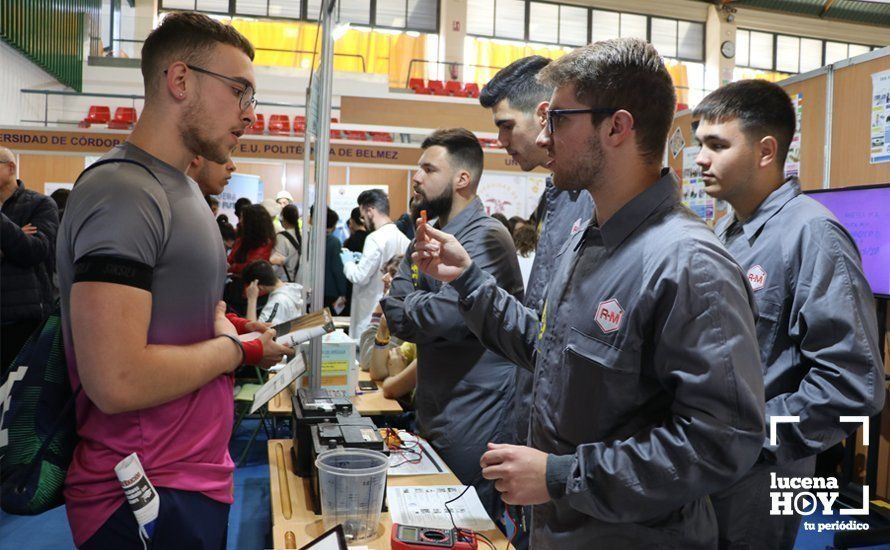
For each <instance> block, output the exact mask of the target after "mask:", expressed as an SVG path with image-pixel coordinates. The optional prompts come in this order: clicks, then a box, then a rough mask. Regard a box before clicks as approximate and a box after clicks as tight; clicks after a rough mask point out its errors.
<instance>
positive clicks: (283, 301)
mask: <svg viewBox="0 0 890 550" xmlns="http://www.w3.org/2000/svg"><path fill="white" fill-rule="evenodd" d="M241 280H242V281H244V285H245V289H244V293H245V295H246V296H247V318H248V319H250V320H251V321H262V322H264V323H270V324H273V325H275V324H278V323H283V322H285V321H290V320H291V319H296V318H297V317H299V316H301V315H303V313H304V312H305V309H304V308H303V286H302V285H300V284H297V283H285V282H284V281H282V280H281V279H279V278H278V275H277V274H276V273H275V269H274V268H273V266H272V264H270V263H269V262H267V261H266V260H257V261H255V262H251V263H249V264H247V267H245V268H244V271H242V272H241ZM266 295H268V296H269V299H268V301H266V304H265V305H264V306H263V309H262V311H259V312H258V311H257V300H258V299H259V297H260V296H266Z"/></svg>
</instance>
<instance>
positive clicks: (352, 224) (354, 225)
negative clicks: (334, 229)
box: [343, 206, 368, 252]
mask: <svg viewBox="0 0 890 550" xmlns="http://www.w3.org/2000/svg"><path fill="white" fill-rule="evenodd" d="M346 227H348V228H349V237H348V238H347V239H346V240H345V241H343V248H345V249H347V250H351V251H353V252H361V251H362V249H363V248H364V247H365V239H366V238H368V228H366V227H365V222H363V221H362V210H361V208H359V207H358V206H356V207H355V208H353V209H352V212H350V213H349V219H348V220H346Z"/></svg>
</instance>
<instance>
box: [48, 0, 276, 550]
mask: <svg viewBox="0 0 890 550" xmlns="http://www.w3.org/2000/svg"><path fill="white" fill-rule="evenodd" d="M252 59H253V47H252V46H251V45H250V43H249V42H248V41H247V39H245V38H244V37H243V36H241V35H240V34H239V33H238V32H237V31H236V30H235V29H233V28H232V27H230V26H226V25H223V24H221V23H219V22H217V21H214V20H213V19H210V18H209V17H206V16H204V15H200V14H197V13H174V14H169V15H168V16H167V17H166V18H165V19H164V21H163V23H162V24H161V25H160V26H159V27H158V28H157V29H155V30H154V31H152V33H151V34H150V35H149V36H148V38H147V39H146V41H145V44H144V46H143V48H142V74H143V77H144V80H145V108H144V111H143V113H142V117H141V118H140V119H139V122H138V123H137V124H136V127H135V129H134V130H133V133H132V134H131V135H130V136H129V137H128V138H127V141H126V142H125V143H123V144H122V145H119V146H118V147H115V148H114V149H113V150H111V151H110V152H109V153H107V154H106V155H105V156H104V157H103V158H102V159H101V160H99V161H98V162H96V163H95V164H93V165H92V167H90V168H88V169H87V170H85V171H84V172H83V173H82V174H81V176H80V178H79V180H78V183H77V185H76V186H75V187H74V191H72V193H71V195H70V197H69V200H68V206H67V214H66V216H65V218H64V221H63V224H62V227H61V230H60V233H59V238H58V246H57V260H58V262H57V263H58V272H59V286H60V294H61V300H62V330H63V335H64V343H65V356H66V361H67V365H68V372H69V377H70V379H71V384H72V386H73V387H74V388H79V389H81V390H82V391H80V392H79V394H78V395H77V402H76V408H75V413H76V415H75V416H76V425H77V432H78V434H79V436H80V441H79V443H78V445H77V447H76V449H75V451H74V458H73V460H72V462H71V466H70V468H69V470H68V475H67V478H66V481H65V504H66V508H67V513H68V520H69V523H70V525H71V531H72V533H73V535H74V544H75V545H76V546H78V547H79V548H84V549H93V548H99V549H104V548H134V549H142V548H144V547H145V546H146V544H147V543H146V541H145V540H144V537H145V536H146V535H147V536H148V537H149V538H150V539H151V542H150V545H151V546H153V547H155V548H222V547H225V544H226V526H227V524H228V513H229V505H230V504H231V503H232V473H233V470H234V465H233V463H232V459H231V457H230V456H229V452H228V440H229V436H230V435H231V431H232V417H233V401H232V377H231V375H230V374H231V372H232V371H233V370H234V369H235V368H236V367H238V366H239V365H241V364H250V365H262V366H269V365H272V364H274V363H277V362H278V361H280V360H281V358H282V355H283V353H284V352H285V351H286V350H287V348H284V347H283V346H280V345H279V344H276V343H275V342H274V340H273V338H274V336H275V333H274V331H272V330H266V327H265V325H263V324H260V323H248V322H247V321H246V320H244V319H237V318H234V317H232V318H229V317H227V316H226V315H225V304H224V303H223V302H221V301H220V298H221V297H222V292H223V285H224V283H225V276H226V259H225V252H224V249H223V243H222V240H221V238H220V233H219V230H218V229H217V225H216V223H214V220H213V218H211V217H210V216H208V215H207V205H206V203H205V201H204V198H203V197H202V195H201V191H200V189H199V188H198V186H197V185H196V184H195V182H194V181H192V180H191V179H190V178H188V177H187V176H186V175H185V173H184V172H185V170H186V169H187V168H188V167H189V163H190V162H191V161H192V160H193V159H194V158H195V157H196V156H201V157H204V158H206V159H207V160H209V161H213V162H217V163H226V162H228V160H229V155H230V153H231V151H232V149H233V148H234V147H235V146H236V145H237V144H238V138H239V137H240V136H241V134H242V133H243V131H244V129H245V128H246V127H247V126H249V125H250V124H251V123H253V121H254V119H255V115H254V111H253V107H254V104H255V100H254V92H253V91H254V88H255V86H256V85H255V83H254V76H253V67H252V64H251V60H252ZM251 330H257V331H263V332H262V335H261V337H260V338H258V339H255V340H252V341H250V342H244V343H241V342H240V341H239V339H238V334H239V332H246V331H251ZM133 453H135V454H136V456H138V458H139V460H140V461H141V464H142V466H143V468H144V470H145V473H146V475H147V477H148V479H149V480H150V481H151V482H152V483H153V484H154V487H155V488H156V490H157V493H158V497H159V499H160V503H161V504H160V512H159V516H158V517H157V518H156V521H155V522H154V523H153V525H154V526H155V527H154V528H153V529H140V527H139V526H138V525H137V522H136V519H135V517H134V514H133V510H132V509H131V507H130V505H129V504H128V503H127V501H126V500H125V498H124V492H123V491H122V490H121V484H120V482H119V481H118V480H117V478H116V476H115V471H114V468H115V465H117V464H118V463H119V462H120V461H121V460H122V459H123V458H125V457H127V456H128V455H130V454H133Z"/></svg>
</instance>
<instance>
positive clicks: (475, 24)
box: [467, 0, 494, 36]
mask: <svg viewBox="0 0 890 550" xmlns="http://www.w3.org/2000/svg"><path fill="white" fill-rule="evenodd" d="M467 34H475V35H479V36H494V0H467Z"/></svg>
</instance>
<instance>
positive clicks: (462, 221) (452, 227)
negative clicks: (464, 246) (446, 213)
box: [436, 195, 486, 235]
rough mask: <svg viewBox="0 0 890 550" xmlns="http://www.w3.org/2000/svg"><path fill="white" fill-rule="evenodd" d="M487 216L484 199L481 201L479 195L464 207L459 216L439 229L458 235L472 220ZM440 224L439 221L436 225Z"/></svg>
mask: <svg viewBox="0 0 890 550" xmlns="http://www.w3.org/2000/svg"><path fill="white" fill-rule="evenodd" d="M485 215H486V213H485V206H484V205H483V204H482V199H480V198H479V197H478V195H477V196H476V197H474V198H473V200H471V201H470V202H469V203H468V204H467V205H466V206H465V207H464V209H463V210H461V211H460V212H458V213H457V216H455V217H453V218H451V219H450V220H448V223H446V224H445V227H439V229H441V230H442V231H444V232H446V233H451V234H452V235H456V234H457V233H458V232H459V231H460V230H461V229H463V228H464V227H466V226H467V224H468V223H470V222H471V221H472V220H475V219H476V218H479V217H480V216H485ZM439 224H440V222H438V221H437V222H436V225H439Z"/></svg>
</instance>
